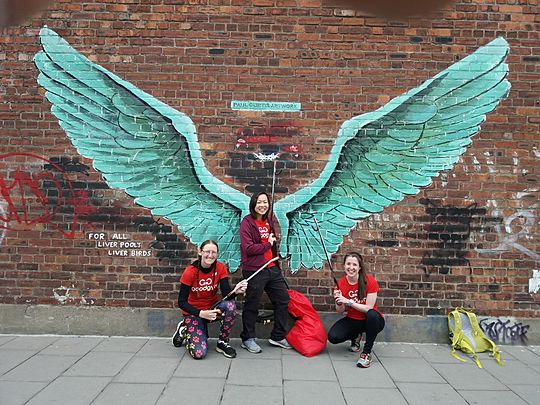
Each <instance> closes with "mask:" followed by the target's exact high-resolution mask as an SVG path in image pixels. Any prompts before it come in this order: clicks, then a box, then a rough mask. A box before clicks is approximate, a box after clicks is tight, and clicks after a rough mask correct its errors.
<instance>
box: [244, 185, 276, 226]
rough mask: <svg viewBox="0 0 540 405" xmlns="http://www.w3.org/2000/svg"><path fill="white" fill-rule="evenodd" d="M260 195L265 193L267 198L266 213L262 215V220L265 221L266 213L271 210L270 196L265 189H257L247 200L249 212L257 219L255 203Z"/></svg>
mask: <svg viewBox="0 0 540 405" xmlns="http://www.w3.org/2000/svg"><path fill="white" fill-rule="evenodd" d="M261 195H265V196H266V198H267V199H268V211H266V214H264V215H263V216H262V219H263V221H266V219H267V218H268V214H269V213H270V211H271V210H272V201H270V196H269V195H268V193H267V192H266V191H259V192H257V193H255V194H253V195H252V196H251V199H250V200H249V212H250V214H251V216H252V217H253V218H254V219H257V212H255V206H256V205H257V200H258V199H259V197H260V196H261Z"/></svg>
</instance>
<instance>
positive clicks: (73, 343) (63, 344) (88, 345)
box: [39, 336, 103, 356]
mask: <svg viewBox="0 0 540 405" xmlns="http://www.w3.org/2000/svg"><path fill="white" fill-rule="evenodd" d="M102 341H103V338H100V337H81V336H73V337H67V336H66V337H61V338H59V339H57V340H55V341H54V342H53V343H51V344H50V345H49V346H47V347H46V348H44V349H43V350H41V352H40V353H39V354H59V355H66V356H84V355H85V354H86V353H88V352H89V351H90V350H92V349H93V348H94V347H96V346H97V345H98V344H99V343H101V342H102Z"/></svg>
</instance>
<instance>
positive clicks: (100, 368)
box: [65, 351, 133, 377]
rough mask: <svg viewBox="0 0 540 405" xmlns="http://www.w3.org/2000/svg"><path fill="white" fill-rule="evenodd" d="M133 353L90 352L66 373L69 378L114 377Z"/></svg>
mask: <svg viewBox="0 0 540 405" xmlns="http://www.w3.org/2000/svg"><path fill="white" fill-rule="evenodd" d="M131 357H133V353H113V352H94V351H92V352H90V353H88V354H87V355H86V356H84V357H83V358H81V359H80V360H79V361H78V362H77V363H76V364H74V365H73V366H72V367H70V369H69V370H67V371H66V372H65V375H67V376H95V377H114V376H115V375H116V374H118V373H119V372H120V370H121V369H122V368H123V367H124V366H125V365H126V364H127V362H128V361H129V359H130V358H131Z"/></svg>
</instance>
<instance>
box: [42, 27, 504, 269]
mask: <svg viewBox="0 0 540 405" xmlns="http://www.w3.org/2000/svg"><path fill="white" fill-rule="evenodd" d="M40 40H41V45H42V48H43V50H42V51H40V52H39V53H38V54H36V56H35V59H34V60H35V64H36V66H37V67H38V69H39V70H40V74H39V77H38V83H39V84H40V85H41V86H43V87H44V88H45V90H46V98H47V99H48V100H49V101H50V102H51V103H52V108H51V111H52V113H53V114H54V115H55V116H56V118H57V119H58V121H59V123H60V125H61V127H62V128H63V129H64V130H65V132H66V134H67V135H68V137H69V139H70V140H71V142H72V144H73V145H74V146H75V148H76V149H77V151H78V152H79V153H80V154H81V155H82V156H84V157H87V158H90V159H92V161H93V165H94V168H95V169H96V170H98V171H99V172H100V173H101V174H102V175H103V178H104V179H105V181H106V182H107V184H108V185H109V186H110V187H113V188H118V189H122V190H124V191H125V192H126V193H127V194H128V195H130V196H132V197H134V201H135V203H137V204H139V205H141V206H143V207H146V208H148V209H150V211H151V212H152V214H154V215H158V216H163V217H166V218H168V219H169V220H170V221H172V222H173V223H174V224H175V225H176V226H177V227H178V230H179V231H180V232H181V233H183V234H184V235H185V236H186V237H187V238H189V240H190V241H191V242H192V243H194V244H197V245H199V244H200V243H201V242H203V241H204V240H206V239H215V240H217V241H218V243H219V245H220V260H222V261H224V262H228V263H229V266H230V268H231V270H235V269H236V268H237V267H238V266H239V259H240V248H239V244H240V240H239V227H240V221H241V219H242V218H243V216H244V215H247V214H248V213H249V208H248V204H249V198H248V197H247V196H246V195H244V194H243V193H241V192H240V191H238V190H236V189H234V188H232V187H231V186H229V185H227V184H225V183H224V182H223V181H221V180H219V179H218V178H216V177H215V176H214V175H212V174H211V173H210V172H209V171H208V169H207V168H206V166H205V164H204V161H203V158H202V155H201V150H200V148H199V143H198V138H197V133H196V130H195V126H194V124H193V122H192V120H191V119H190V118H189V117H188V116H186V115H185V114H183V113H181V112H179V111H177V110H175V109H173V108H171V107H169V106H168V105H166V104H164V103H163V102H161V101H159V100H157V99H156V98H154V97H153V96H151V95H150V94H148V93H145V92H144V91H142V90H140V89H138V88H137V87H135V86H134V85H132V84H131V83H129V82H127V81H124V80H122V79H121V78H119V77H118V76H116V75H115V74H113V73H111V72H109V71H108V70H106V69H105V68H103V67H101V66H99V65H96V64H94V63H92V62H90V61H89V60H88V59H87V58H86V57H84V56H83V55H81V54H80V53H79V52H77V51H76V50H74V49H73V48H72V47H71V46H70V45H69V44H68V43H67V42H66V41H65V40H64V39H62V38H61V37H60V36H58V34H56V33H55V32H54V31H52V30H50V29H48V28H43V29H42V30H41V32H40ZM508 51H509V47H508V44H507V42H506V41H505V40H504V39H503V38H497V39H495V40H493V41H492V42H490V43H489V44H487V45H485V46H483V47H481V48H479V49H478V50H477V51H475V52H474V53H473V54H471V55H469V56H467V57H465V58H464V59H462V60H461V61H459V62H457V63H455V64H453V65H452V66H450V67H448V68H447V69H445V70H444V71H442V72H440V73H439V74H437V75H436V76H435V77H433V78H432V79H429V80H427V81H426V82H424V83H423V84H422V85H420V86H419V87H417V88H415V89H412V90H410V91H408V92H407V93H405V94H403V95H401V96H399V97H396V98H395V99H393V100H391V101H390V102H388V103H387V104H386V105H384V106H382V107H381V108H379V109H378V110H376V111H373V112H369V113H366V114H362V115H358V116H356V117H353V118H351V119H349V120H347V121H346V122H344V123H343V125H342V126H341V129H340V130H339V133H338V135H337V138H336V141H335V144H334V146H333V148H332V151H331V154H330V158H329V161H328V163H327V164H326V166H325V168H324V169H323V171H322V173H321V174H320V175H319V177H318V178H316V179H315V180H314V181H312V182H311V183H310V184H308V185H307V186H305V187H304V188H302V189H300V190H298V191H296V192H294V193H292V194H290V195H287V196H286V197H284V198H282V199H281V200H279V201H277V202H276V203H275V204H274V215H275V217H276V218H277V220H278V221H279V223H280V226H281V230H282V235H281V243H280V255H281V256H282V257H287V258H289V260H290V268H291V270H292V271H293V272H294V271H297V270H298V269H299V268H300V267H301V266H304V267H305V268H320V267H322V265H323V263H324V260H325V254H324V250H323V247H322V244H321V241H320V239H319V238H318V235H317V232H316V230H315V229H314V228H313V224H314V221H313V218H316V219H317V222H318V224H319V227H320V230H321V233H322V235H323V237H324V240H325V242H326V247H327V248H328V251H329V253H330V254H332V253H335V252H336V251H337V250H338V248H339V246H340V245H341V243H342V241H343V238H344V237H345V236H346V235H348V233H349V232H350V230H351V229H352V228H353V227H354V226H355V225H356V221H358V220H360V219H363V218H366V217H368V216H370V215H371V214H373V213H377V212H381V211H383V210H384V208H385V207H388V206H390V205H392V204H394V203H396V202H399V201H401V200H402V199H403V198H405V196H407V195H414V194H416V193H418V191H419V189H420V188H421V187H426V186H428V185H429V184H430V183H431V179H432V178H433V177H436V176H438V175H439V173H440V172H441V171H443V170H449V169H452V168H453V166H454V164H455V163H456V162H457V161H458V159H459V157H460V156H461V155H462V154H463V153H464V152H465V150H466V148H467V146H468V145H469V144H470V143H471V137H472V136H473V135H474V134H476V133H477V132H478V131H479V130H480V124H482V123H483V122H484V121H485V119H486V114H487V113H489V112H491V111H493V110H494V109H495V108H496V107H497V105H498V104H499V102H500V101H501V100H502V99H503V98H504V97H505V96H506V95H507V94H508V91H509V89H510V83H509V81H508V80H507V78H506V77H507V74H508V66H507V64H506V63H505V59H506V56H507V54H508Z"/></svg>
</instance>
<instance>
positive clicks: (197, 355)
mask: <svg viewBox="0 0 540 405" xmlns="http://www.w3.org/2000/svg"><path fill="white" fill-rule="evenodd" d="M189 354H190V355H191V357H193V358H194V359H195V360H202V359H204V358H205V357H206V355H207V354H208V349H201V348H197V349H195V350H193V351H191V350H190V351H189Z"/></svg>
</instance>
